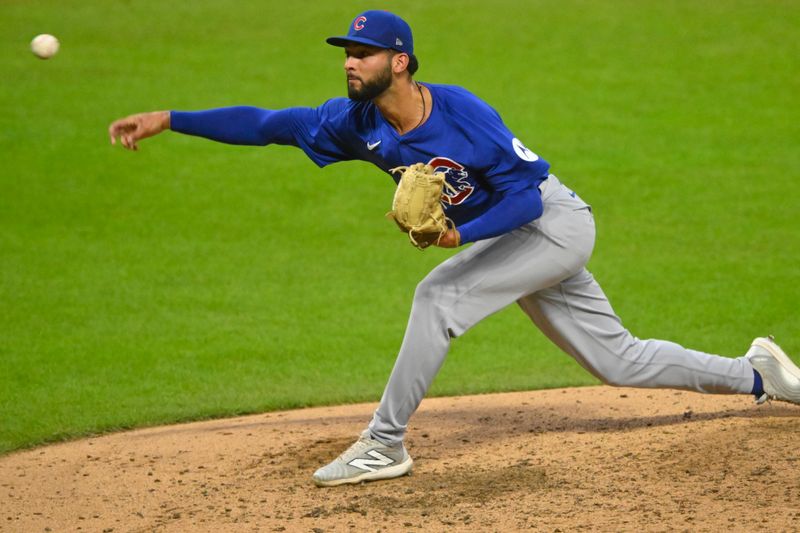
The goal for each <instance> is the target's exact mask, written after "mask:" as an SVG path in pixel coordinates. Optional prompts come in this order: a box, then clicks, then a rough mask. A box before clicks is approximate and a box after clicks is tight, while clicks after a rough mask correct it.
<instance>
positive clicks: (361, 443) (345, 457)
mask: <svg viewBox="0 0 800 533" xmlns="http://www.w3.org/2000/svg"><path fill="white" fill-rule="evenodd" d="M378 444H379V443H378V441H376V440H372V439H365V438H361V439H358V440H357V441H356V442H355V443H354V444H353V445H352V446H350V447H349V448H347V450H345V452H344V453H343V454H342V455H340V456H339V459H341V460H342V461H344V462H347V461H349V460H351V459H353V458H355V457H358V456H359V455H361V454H362V453H363V452H364V450H366V449H367V448H372V447H374V446H376V445H378Z"/></svg>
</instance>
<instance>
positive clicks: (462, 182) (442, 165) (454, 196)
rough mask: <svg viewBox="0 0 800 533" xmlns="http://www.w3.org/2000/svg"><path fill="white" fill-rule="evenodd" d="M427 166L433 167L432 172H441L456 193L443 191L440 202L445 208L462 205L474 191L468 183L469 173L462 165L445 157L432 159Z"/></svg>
mask: <svg viewBox="0 0 800 533" xmlns="http://www.w3.org/2000/svg"><path fill="white" fill-rule="evenodd" d="M428 164H429V165H430V166H432V167H433V171H434V172H442V173H443V174H444V176H445V179H446V180H447V183H449V184H450V185H452V186H453V188H454V189H455V191H456V192H455V193H452V192H450V191H448V190H447V189H445V190H444V192H442V202H444V203H445V206H448V205H459V204H462V203H464V201H465V200H466V199H467V198H469V197H470V195H471V194H472V191H474V190H475V187H474V186H473V185H472V184H470V182H469V172H467V170H466V169H465V167H464V165H461V164H459V163H456V162H455V161H453V160H452V159H450V158H447V157H434V158H433V159H431V160H430V161H429V162H428Z"/></svg>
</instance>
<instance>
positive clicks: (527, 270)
mask: <svg viewBox="0 0 800 533" xmlns="http://www.w3.org/2000/svg"><path fill="white" fill-rule="evenodd" d="M327 42H328V43H329V44H331V45H333V46H337V47H342V48H344V51H345V55H346V59H345V62H344V70H345V74H346V76H347V96H348V97H347V98H333V99H331V100H328V101H327V102H325V103H323V104H322V105H320V106H319V107H294V108H288V109H281V110H267V109H260V108H256V107H229V108H222V109H212V110H207V111H199V112H182V111H158V112H152V113H142V114H138V115H133V116H130V117H126V118H123V119H120V120H117V121H115V122H114V123H112V124H111V126H110V127H109V134H110V137H111V142H112V144H115V143H116V142H117V140H119V142H121V143H122V145H123V146H124V147H125V148H128V149H132V150H136V149H137V148H138V144H137V143H138V141H139V140H141V139H144V138H146V137H150V136H152V135H156V134H158V133H160V132H162V131H164V130H167V129H171V130H172V131H176V132H180V133H184V134H187V135H196V136H201V137H205V138H208V139H212V140H215V141H219V142H224V143H230V144H241V145H255V146H264V145H268V144H284V145H293V146H297V147H299V148H300V149H302V150H303V151H304V152H305V153H306V154H307V155H308V157H309V158H311V159H312V160H313V161H314V162H315V163H316V164H317V165H319V166H325V165H329V164H331V163H335V162H337V161H346V160H353V159H359V160H363V161H368V162H370V163H372V164H374V165H376V166H377V167H378V168H380V169H381V170H383V171H384V172H386V173H387V175H389V176H390V177H392V178H393V179H394V180H395V181H396V182H397V183H400V187H399V188H398V190H397V194H396V195H395V199H394V202H393V205H392V212H391V213H390V215H389V216H390V217H391V218H392V219H394V220H395V221H396V222H397V223H398V225H399V226H400V227H401V229H402V230H403V231H404V232H405V233H407V234H408V236H409V239H410V241H411V242H412V244H415V245H416V246H418V247H420V248H424V247H426V246H431V245H433V246H442V247H447V248H452V247H458V246H463V245H465V244H467V243H473V244H472V246H470V247H468V248H466V249H464V250H462V251H461V252H459V253H457V254H455V255H454V256H452V257H450V258H449V259H447V260H446V261H444V262H443V263H442V264H440V265H439V266H437V267H436V268H434V269H433V271H432V272H430V274H428V275H427V276H426V277H425V279H423V280H422V281H421V282H420V283H419V285H418V286H417V289H416V292H415V294H414V301H413V305H412V307H411V313H410V317H409V320H408V326H407V329H406V333H405V337H404V339H403V343H402V346H401V348H400V353H399V355H398V356H397V361H396V363H395V366H394V369H393V370H392V372H391V375H390V377H389V381H388V383H387V385H386V389H385V391H384V393H383V397H382V399H381V402H380V405H379V406H378V408H377V410H376V411H375V413H374V416H373V418H372V421H371V422H370V423H369V425H368V427H367V428H366V429H365V430H364V431H363V433H362V434H361V436H360V438H359V439H358V440H357V441H356V443H355V444H353V445H352V446H351V447H350V448H349V449H347V450H346V451H345V452H344V453H343V454H342V455H341V456H339V457H338V458H337V459H335V460H333V461H332V462H331V463H330V464H328V465H326V466H324V467H322V468H320V469H319V470H317V471H316V473H315V474H314V476H313V480H314V482H315V483H316V484H317V485H320V486H332V485H340V484H344V483H357V482H360V481H365V480H376V479H386V478H393V477H397V476H401V475H404V474H406V473H408V472H409V471H410V470H411V466H412V460H411V457H410V456H409V454H408V452H407V451H406V448H405V446H404V445H403V440H404V436H405V433H406V428H407V426H408V421H409V419H410V417H411V415H412V414H413V413H414V411H415V410H416V409H417V407H418V406H419V404H420V402H421V401H422V398H423V397H424V396H425V394H426V392H427V390H428V388H429V386H430V385H431V382H432V381H433V379H434V377H435V376H436V374H437V372H438V371H439V368H440V367H441V365H442V363H443V362H444V359H445V356H446V355H447V352H448V348H449V346H450V342H451V341H452V339H454V338H456V337H459V336H460V335H462V334H464V332H466V331H467V330H468V329H470V328H471V327H472V326H474V325H475V324H477V323H478V322H479V321H481V320H482V319H484V318H485V317H487V316H489V315H491V314H492V313H495V312H497V311H499V310H501V309H503V308H504V307H506V306H508V305H510V304H513V303H515V302H516V303H517V304H518V305H519V306H520V308H521V309H522V310H523V311H524V312H525V313H526V314H527V315H528V316H529V317H530V318H531V320H532V321H533V323H534V324H535V325H536V326H537V327H538V328H539V329H540V330H541V331H542V332H543V333H544V334H545V335H546V336H547V337H548V338H549V339H550V340H551V341H553V342H554V343H555V344H556V345H557V346H559V347H560V348H561V349H562V350H563V351H564V352H566V353H567V354H569V355H571V356H572V357H574V358H575V359H576V360H577V361H578V362H579V363H580V364H581V365H582V366H583V367H584V368H586V370H587V371H589V372H591V373H592V374H593V375H595V376H597V377H598V378H600V379H601V380H602V381H603V382H605V383H608V384H610V385H620V386H621V385H624V386H628V387H653V388H655V387H660V388H675V389H683V390H690V391H697V392H704V393H718V394H753V395H755V397H756V400H757V401H758V402H759V403H761V402H764V401H766V400H767V399H777V400H784V401H789V402H793V403H800V369H798V368H797V367H796V366H795V365H794V364H793V363H792V361H791V360H790V359H789V357H787V356H786V354H785V353H784V352H783V351H782V350H781V348H779V347H778V345H777V344H775V343H774V342H773V340H772V339H771V338H769V337H759V338H756V339H755V340H754V341H753V343H752V345H751V347H750V349H749V351H748V352H747V353H746V354H745V355H744V356H742V357H739V358H736V359H731V358H726V357H722V356H718V355H712V354H707V353H703V352H698V351H694V350H689V349H687V348H684V347H682V346H679V345H677V344H675V343H672V342H668V341H662V340H641V339H638V338H636V337H634V336H633V335H632V334H631V333H630V332H628V330H627V329H625V327H624V326H623V325H622V323H621V321H620V319H619V318H618V317H617V316H616V314H615V313H614V311H613V309H612V308H611V305H610V304H609V302H608V299H607V298H606V296H605V294H604V293H603V291H602V289H601V288H600V286H599V285H598V284H597V282H596V281H595V280H594V278H593V277H592V275H591V274H590V273H589V272H588V271H587V270H586V262H587V261H588V259H589V257H590V255H591V253H592V248H593V246H594V241H595V225H594V219H593V216H592V208H591V207H590V206H589V205H588V204H587V203H586V202H584V201H583V200H582V199H581V198H580V197H579V196H578V195H577V194H576V193H575V192H573V191H572V190H570V189H569V188H567V187H566V186H564V185H563V184H562V183H561V182H560V181H559V179H558V178H557V177H556V176H554V175H553V174H552V173H550V165H549V163H548V162H547V161H545V160H544V159H542V157H540V155H539V154H537V153H536V152H534V151H533V150H531V149H530V148H528V147H527V146H526V145H525V143H524V142H523V141H522V140H520V139H519V138H517V137H516V136H515V135H514V134H513V133H512V132H511V131H509V129H508V128H507V127H506V125H505V124H504V123H503V120H502V119H501V118H500V116H499V115H498V113H497V112H496V111H495V110H494V109H493V108H492V107H490V106H489V105H488V104H487V103H486V102H484V101H482V100H481V99H479V98H478V97H476V96H475V95H473V94H472V93H470V92H469V91H467V90H466V89H463V88H461V87H456V86H450V85H439V84H433V83H422V82H418V81H416V80H415V78H414V75H415V73H416V71H417V68H418V66H419V63H418V60H417V58H416V56H415V55H414V41H413V38H412V33H411V28H410V27H409V25H408V24H407V23H406V22H405V21H404V20H403V19H401V18H400V17H398V16H397V15H394V14H392V13H389V12H387V11H366V12H364V13H361V14H359V15H358V16H357V17H356V18H355V19H354V20H353V21H352V22H351V23H350V26H349V27H348V31H347V34H346V35H344V36H340V37H331V38H329V39H328V40H327Z"/></svg>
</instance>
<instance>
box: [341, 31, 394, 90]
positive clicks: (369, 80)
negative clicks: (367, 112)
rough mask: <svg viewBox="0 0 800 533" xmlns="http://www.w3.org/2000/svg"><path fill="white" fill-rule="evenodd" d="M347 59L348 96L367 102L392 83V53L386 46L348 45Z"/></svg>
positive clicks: (345, 64)
mask: <svg viewBox="0 0 800 533" xmlns="http://www.w3.org/2000/svg"><path fill="white" fill-rule="evenodd" d="M344 51H345V55H346V56H347V59H346V60H345V62H344V70H345V73H346V74H347V96H349V97H350V98H351V99H352V100H357V101H359V102H365V101H367V100H372V99H373V98H375V97H377V96H380V95H381V94H382V93H383V92H384V91H385V90H386V89H388V88H389V87H390V86H391V85H392V61H391V60H392V53H391V52H390V51H389V50H386V49H384V48H377V47H375V46H367V45H364V44H353V45H348V46H346V47H345V49H344Z"/></svg>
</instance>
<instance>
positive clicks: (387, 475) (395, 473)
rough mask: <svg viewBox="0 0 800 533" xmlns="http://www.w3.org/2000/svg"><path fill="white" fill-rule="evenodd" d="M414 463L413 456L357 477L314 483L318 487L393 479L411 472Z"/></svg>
mask: <svg viewBox="0 0 800 533" xmlns="http://www.w3.org/2000/svg"><path fill="white" fill-rule="evenodd" d="M413 464H414V461H412V460H411V457H409V458H408V459H406V460H405V461H403V462H402V463H400V464H397V465H394V466H389V467H386V468H381V469H380V470H376V471H374V472H364V473H363V474H360V475H358V476H355V477H347V478H340V479H329V480H327V481H323V480H317V479H315V480H314V483H316V485H317V486H318V487H335V486H337V485H348V484H350V485H352V484H355V483H361V482H362V481H378V480H379V479H392V478H395V477H400V476H404V475H406V474H408V473H409V472H411V467H412V465H413Z"/></svg>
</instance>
